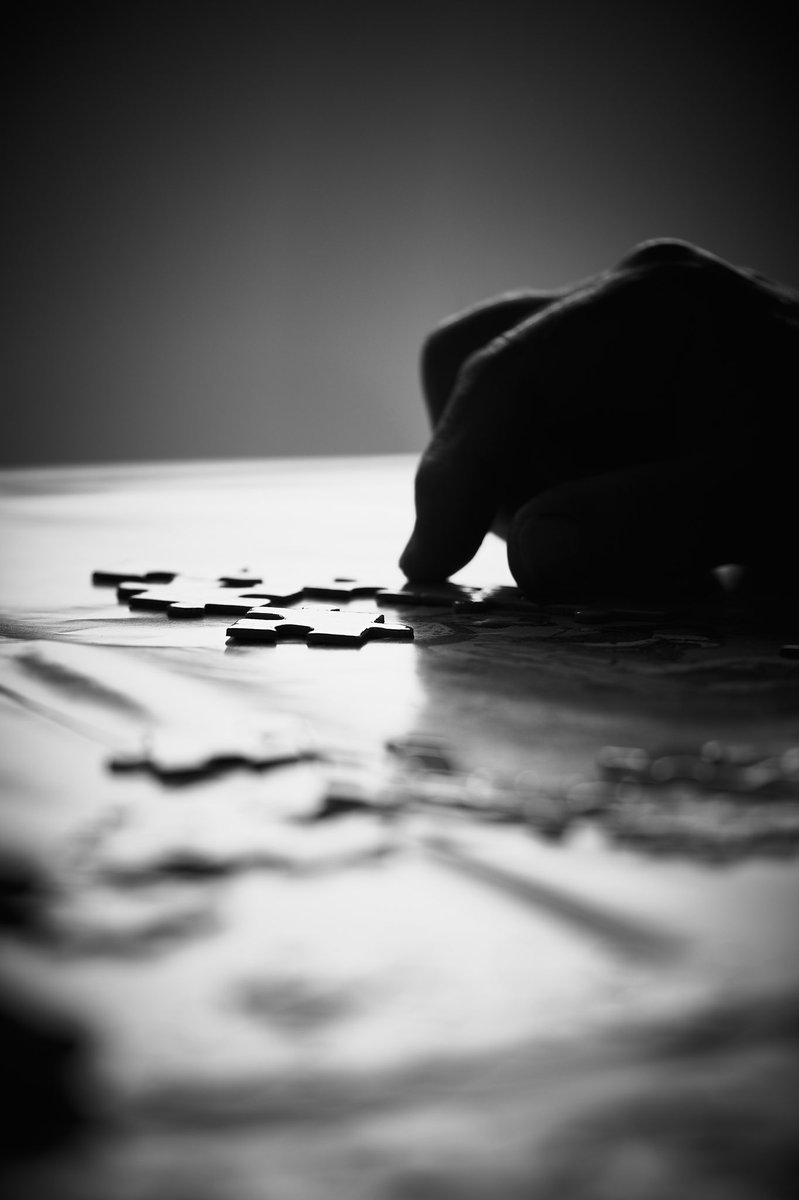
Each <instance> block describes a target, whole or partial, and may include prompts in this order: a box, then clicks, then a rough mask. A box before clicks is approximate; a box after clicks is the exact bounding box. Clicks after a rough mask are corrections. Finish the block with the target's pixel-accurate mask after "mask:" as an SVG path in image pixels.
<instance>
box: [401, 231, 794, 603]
mask: <svg viewBox="0 0 799 1200" xmlns="http://www.w3.org/2000/svg"><path fill="white" fill-rule="evenodd" d="M422 381H423V389H424V395H425V401H426V404H427V408H428V411H429V414H430V418H431V421H432V424H433V427H434V432H433V435H432V438H431V440H430V443H429V445H428V446H427V449H426V450H425V452H424V454H423V456H422V459H421V463H420V465H419V469H418V472H417V476H416V524H415V528H414V531H413V534H412V536H411V538H410V541H409V542H408V545H407V546H406V548H405V550H404V552H403V554H402V557H401V559H400V566H401V568H402V569H403V571H404V572H405V574H406V575H407V576H408V577H409V579H411V580H413V581H433V580H442V579H446V578H447V577H449V576H450V575H452V574H453V573H454V572H456V571H458V570H460V568H461V567H463V566H465V565H466V563H468V562H469V560H470V559H471V558H472V557H473V555H474V554H475V553H476V551H477V550H478V548H479V546H480V544H481V542H482V540H483V538H484V536H485V534H486V533H487V532H488V531H489V529H493V530H494V532H496V533H499V534H500V536H503V537H505V538H506V540H507V545H508V561H509V565H510V569H511V572H512V573H513V576H514V578H515V579H516V581H517V583H518V584H519V586H520V588H521V589H522V590H523V591H524V592H525V593H526V594H527V595H529V596H531V597H533V598H558V597H568V596H571V595H577V594H579V595H580V596H586V595H589V594H602V593H607V592H614V591H616V592H618V591H620V590H621V591H624V590H627V591H629V590H640V589H642V588H643V589H644V590H646V589H647V588H649V587H658V586H659V585H660V584H663V583H668V584H671V583H674V582H675V581H676V580H679V579H687V578H691V577H695V576H701V575H703V574H705V573H707V572H708V571H709V570H710V569H711V568H714V567H717V566H720V565H724V564H728V563H737V564H743V565H745V566H747V567H749V568H755V569H756V570H760V571H761V572H763V573H766V574H770V573H774V572H775V571H776V573H777V575H778V576H779V575H780V573H781V572H782V571H783V570H784V569H787V570H788V571H789V573H790V572H791V569H792V573H793V575H794V577H795V576H796V575H797V574H799V567H797V564H796V562H795V561H794V563H793V564H792V568H791V565H790V563H789V565H788V567H787V568H786V566H785V564H786V559H787V560H790V559H791V558H793V559H794V560H795V559H796V554H795V550H794V544H793V543H794V534H795V530H796V517H797V510H798V509H799V501H798V500H797V497H798V496H799V491H798V490H797V483H796V479H795V473H794V460H795V456H796V448H797V433H799V417H798V416H797V413H798V412H799V396H797V382H799V294H797V293H795V292H792V291H791V290H790V289H788V288H785V287H783V286H781V285H780V284H777V283H774V282H772V281H770V280H768V279H765V278H763V277H762V276H760V275H758V274H757V273H756V272H754V271H751V270H748V269H744V268H738V267H734V266H732V265H730V264H728V263H726V262H724V261H723V260H721V259H719V258H717V257H715V256H714V255H712V254H709V253H707V252H706V251H703V250H700V249H698V248H696V247H694V246H691V245H689V244H688V243H686V242H681V241H675V240H671V239H658V240H654V241H650V242H645V243H643V244H641V245H640V246H637V247H636V248H635V249H634V250H633V251H631V252H630V253H629V254H627V255H626V256H625V257H624V258H623V259H622V260H621V261H620V262H619V263H618V264H617V265H616V266H615V267H613V268H611V269H610V270H608V271H606V272H603V273H602V274H600V275H598V276H596V277H594V278H591V279H588V280H586V281H583V282H581V283H578V284H574V285H569V286H567V287H564V288H562V289H559V290H558V291H555V292H546V293H544V292H519V293H514V294H510V295H506V296H501V297H499V298H497V299H494V300H490V301H488V302H487V303H485V304H482V305H479V306H478V307H476V308H474V309H471V310H469V311H468V312H465V313H462V314H459V315H457V316H455V317H453V318H451V319H450V320H449V321H447V322H445V323H444V324H443V325H442V326H441V327H440V328H438V329H437V330H436V331H435V332H434V333H433V334H432V335H431V336H430V337H429V338H428V340H427V342H426V344H425V346H424V349H423V354H422Z"/></svg>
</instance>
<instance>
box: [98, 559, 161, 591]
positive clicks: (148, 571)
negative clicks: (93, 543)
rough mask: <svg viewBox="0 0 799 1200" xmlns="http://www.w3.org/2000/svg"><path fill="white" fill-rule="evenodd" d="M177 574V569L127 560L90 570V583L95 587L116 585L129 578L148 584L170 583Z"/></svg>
mask: <svg viewBox="0 0 799 1200" xmlns="http://www.w3.org/2000/svg"><path fill="white" fill-rule="evenodd" d="M177 574H178V572H177V571H171V570H157V569H152V568H148V567H145V566H144V564H143V563H130V562H128V563H119V564H118V565H117V566H115V567H106V568H100V569H99V570H97V571H92V583H93V584H94V585H95V586H96V587H117V586H118V585H119V584H121V583H125V582H127V581H129V580H139V581H140V582H142V583H148V584H154V583H171V582H172V580H173V579H174V578H175V577H176V576H177Z"/></svg>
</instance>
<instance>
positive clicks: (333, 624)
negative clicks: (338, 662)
mask: <svg viewBox="0 0 799 1200" xmlns="http://www.w3.org/2000/svg"><path fill="white" fill-rule="evenodd" d="M227 633H228V637H230V638H232V639H233V641H238V642H257V643H258V644H259V645H262V646H264V645H265V646H273V645H275V644H276V643H277V642H279V641H287V640H289V639H297V638H299V639H300V640H303V641H305V643H306V644H307V645H309V646H361V645H363V643H364V642H376V641H381V642H405V641H411V640H412V639H413V630H412V629H411V627H410V626H409V625H397V624H394V623H393V622H392V623H389V622H388V621H386V619H385V616H384V615H383V613H378V612H373V613H372V612H354V611H352V610H349V611H347V612H341V611H340V610H339V609H314V608H293V609H288V608H266V607H263V608H253V609H251V610H250V612H249V613H248V614H247V616H246V617H242V618H240V619H239V620H238V621H235V622H234V623H233V624H232V625H231V626H229V627H228V630H227Z"/></svg>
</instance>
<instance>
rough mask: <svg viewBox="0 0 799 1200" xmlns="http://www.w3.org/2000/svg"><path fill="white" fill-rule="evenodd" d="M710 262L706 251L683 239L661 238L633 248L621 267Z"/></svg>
mask: <svg viewBox="0 0 799 1200" xmlns="http://www.w3.org/2000/svg"><path fill="white" fill-rule="evenodd" d="M709 261H710V258H709V256H708V255H707V254H706V253H705V251H704V250H700V249H699V247H698V246H694V245H692V244H691V243H690V242H686V241H683V240H682V239H681V238H668V237H659V238H647V240H646V241H643V242H639V243H638V245H637V246H633V248H632V250H630V251H629V252H628V253H627V254H625V255H624V257H623V258H622V260H621V262H620V264H619V265H620V266H630V267H638V266H642V267H647V266H652V267H657V266H675V265H678V266H679V265H683V264H686V263H690V264H697V263H701V262H709Z"/></svg>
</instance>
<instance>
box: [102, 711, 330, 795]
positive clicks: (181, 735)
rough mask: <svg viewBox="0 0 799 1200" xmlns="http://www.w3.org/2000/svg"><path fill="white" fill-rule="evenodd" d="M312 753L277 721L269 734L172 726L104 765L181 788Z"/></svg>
mask: <svg viewBox="0 0 799 1200" xmlns="http://www.w3.org/2000/svg"><path fill="white" fill-rule="evenodd" d="M315 753H316V752H315V748H314V747H313V746H312V745H311V743H310V741H309V739H308V738H307V737H306V736H303V735H302V734H301V733H300V732H299V731H298V730H296V729H294V728H293V727H292V726H291V725H290V724H288V723H281V722H279V721H278V722H275V723H274V726H273V727H271V728H267V727H265V728H246V727H244V726H242V727H234V728H226V729H221V730H220V729H217V728H214V729H209V728H202V727H194V726H181V725H179V724H174V725H164V726H159V727H157V728H155V729H150V730H148V731H147V732H146V733H144V734H143V735H142V736H141V738H140V740H139V742H138V743H137V744H136V745H135V746H133V747H131V748H128V749H126V750H124V751H119V752H117V753H116V754H115V755H113V756H112V757H111V758H110V759H109V761H108V765H109V767H110V768H111V770H112V771H116V772H122V771H139V770H147V771H151V772H152V773H153V774H155V775H158V776H160V777H161V778H162V779H165V780H171V781H175V782H181V781H184V780H191V779H194V778H196V777H197V776H200V775H205V774H212V773H214V772H216V771H219V770H222V769H225V768H228V767H233V766H247V767H252V768H259V769H260V768H265V767H273V766H279V765H282V764H284V763H290V762H300V761H302V760H304V759H307V758H311V757H314V756H315Z"/></svg>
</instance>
